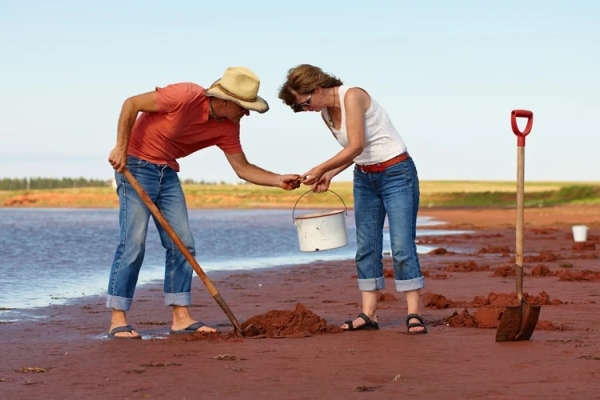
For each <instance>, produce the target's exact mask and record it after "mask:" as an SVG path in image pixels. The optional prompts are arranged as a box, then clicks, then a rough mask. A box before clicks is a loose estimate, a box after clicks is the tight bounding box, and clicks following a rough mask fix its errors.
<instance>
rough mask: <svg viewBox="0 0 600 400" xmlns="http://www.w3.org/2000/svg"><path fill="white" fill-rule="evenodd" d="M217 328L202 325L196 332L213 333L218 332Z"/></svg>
mask: <svg viewBox="0 0 600 400" xmlns="http://www.w3.org/2000/svg"><path fill="white" fill-rule="evenodd" d="M216 331H217V330H216V329H215V328H211V327H210V326H201V327H200V328H198V329H197V330H196V332H204V333H212V332H216Z"/></svg>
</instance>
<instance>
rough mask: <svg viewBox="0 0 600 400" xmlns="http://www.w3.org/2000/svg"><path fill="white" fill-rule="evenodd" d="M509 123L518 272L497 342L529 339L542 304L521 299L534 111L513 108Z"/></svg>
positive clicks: (516, 268)
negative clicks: (528, 142)
mask: <svg viewBox="0 0 600 400" xmlns="http://www.w3.org/2000/svg"><path fill="white" fill-rule="evenodd" d="M510 117H511V125H512V130H513V132H514V134H515V135H517V230H516V235H517V243H516V251H515V272H516V276H517V300H518V301H519V305H518V306H508V307H506V308H505V310H504V313H503V314H502V318H501V320H500V324H499V325H498V330H497V332H496V342H510V341H516V340H529V338H530V337H531V335H532V334H533V331H534V330H535V326H536V325H537V322H538V319H539V317H540V310H541V306H537V305H532V304H528V303H526V302H525V300H523V222H524V211H523V209H524V199H525V136H527V135H528V134H529V132H531V127H532V125H533V113H532V112H531V111H527V110H513V111H512V112H511V115H510ZM517 118H527V125H526V126H525V130H524V131H522V132H521V130H519V126H518V125H517Z"/></svg>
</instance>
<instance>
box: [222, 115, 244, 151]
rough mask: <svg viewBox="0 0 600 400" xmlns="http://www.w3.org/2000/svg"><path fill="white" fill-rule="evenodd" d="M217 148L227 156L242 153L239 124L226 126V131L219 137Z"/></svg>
mask: <svg viewBox="0 0 600 400" xmlns="http://www.w3.org/2000/svg"><path fill="white" fill-rule="evenodd" d="M217 146H219V148H220V149H221V150H222V151H223V152H224V153H227V154H236V153H241V152H242V144H241V142H240V124H239V123H237V124H236V123H231V124H228V126H227V130H226V132H225V134H224V135H222V136H221V138H220V140H219V142H218V143H217Z"/></svg>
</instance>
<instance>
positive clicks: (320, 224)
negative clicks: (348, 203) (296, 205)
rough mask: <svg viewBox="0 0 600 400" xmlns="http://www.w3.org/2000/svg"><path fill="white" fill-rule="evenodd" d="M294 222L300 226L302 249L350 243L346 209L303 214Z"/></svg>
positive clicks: (333, 247)
mask: <svg viewBox="0 0 600 400" xmlns="http://www.w3.org/2000/svg"><path fill="white" fill-rule="evenodd" d="M294 223H295V224H296V227H297V228H298V243H299V244H300V251H322V250H330V249H337V248H338V247H343V246H346V245H347V244H348V234H347V233H346V211H345V210H335V211H325V212H320V213H315V214H306V215H302V216H299V217H296V218H295V220H294Z"/></svg>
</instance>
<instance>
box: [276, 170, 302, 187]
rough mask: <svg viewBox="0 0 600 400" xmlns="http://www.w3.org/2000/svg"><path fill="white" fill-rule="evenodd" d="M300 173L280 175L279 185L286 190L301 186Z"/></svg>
mask: <svg viewBox="0 0 600 400" xmlns="http://www.w3.org/2000/svg"><path fill="white" fill-rule="evenodd" d="M300 183H301V180H300V175H298V174H287V175H280V178H279V187H280V188H282V189H284V190H294V189H298V188H299V187H300Z"/></svg>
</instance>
